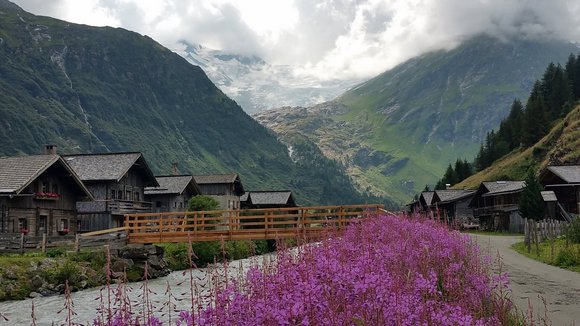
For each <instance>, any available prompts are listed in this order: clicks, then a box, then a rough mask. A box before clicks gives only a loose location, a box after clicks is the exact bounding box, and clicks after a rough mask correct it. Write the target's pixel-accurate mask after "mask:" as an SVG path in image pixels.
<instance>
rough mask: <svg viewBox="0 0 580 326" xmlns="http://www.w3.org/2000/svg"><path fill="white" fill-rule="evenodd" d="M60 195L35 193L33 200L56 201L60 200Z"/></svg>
mask: <svg viewBox="0 0 580 326" xmlns="http://www.w3.org/2000/svg"><path fill="white" fill-rule="evenodd" d="M60 196H61V195H60V194H57V193H53V192H37V193H35V194H34V199H37V200H58V199H59V198H60Z"/></svg>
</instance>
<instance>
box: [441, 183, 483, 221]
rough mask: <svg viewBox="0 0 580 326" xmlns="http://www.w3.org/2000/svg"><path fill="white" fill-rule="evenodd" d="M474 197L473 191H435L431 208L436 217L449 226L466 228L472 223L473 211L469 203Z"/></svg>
mask: <svg viewBox="0 0 580 326" xmlns="http://www.w3.org/2000/svg"><path fill="white" fill-rule="evenodd" d="M474 195H475V190H461V189H445V190H435V193H434V194H433V199H432V202H431V206H433V207H434V210H435V211H436V212H437V214H436V215H437V216H439V217H440V218H441V219H444V220H445V221H447V223H449V224H454V225H456V226H458V227H468V226H471V225H474V224H476V223H473V222H474V221H473V209H471V208H470V207H469V203H470V202H471V200H472V199H473V196H474Z"/></svg>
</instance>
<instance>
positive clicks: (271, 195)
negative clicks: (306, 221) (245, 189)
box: [240, 190, 293, 205]
mask: <svg viewBox="0 0 580 326" xmlns="http://www.w3.org/2000/svg"><path fill="white" fill-rule="evenodd" d="M291 196H292V192H291V191H289V190H282V191H250V192H249V199H250V202H251V203H252V204H253V205H286V204H288V202H289V201H290V199H291ZM240 200H241V198H240ZM292 202H293V201H292Z"/></svg>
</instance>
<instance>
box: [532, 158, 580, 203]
mask: <svg viewBox="0 0 580 326" xmlns="http://www.w3.org/2000/svg"><path fill="white" fill-rule="evenodd" d="M540 183H541V184H542V185H543V186H544V188H545V189H546V190H548V191H550V190H551V191H553V192H554V194H555V196H556V198H557V200H558V203H559V206H558V208H559V211H560V212H561V213H563V214H569V213H572V214H579V213H580V165H566V166H562V165H561V166H548V167H547V168H546V169H545V170H544V171H542V173H541V174H540ZM562 211H563V212H562Z"/></svg>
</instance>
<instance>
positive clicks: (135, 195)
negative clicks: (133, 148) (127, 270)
mask: <svg viewBox="0 0 580 326" xmlns="http://www.w3.org/2000/svg"><path fill="white" fill-rule="evenodd" d="M63 158H64V159H65V161H66V163H68V164H69V165H70V166H71V168H72V169H73V170H74V171H75V173H76V174H77V175H78V176H79V178H80V179H81V180H82V181H83V183H84V184H85V185H86V187H87V188H88V189H89V190H90V191H91V193H92V194H93V196H94V198H95V200H94V201H90V202H78V203H77V210H78V214H79V215H78V218H79V221H80V229H79V231H82V232H85V231H95V230H102V229H108V228H114V227H119V226H122V225H123V222H124V217H123V215H124V214H130V213H147V212H151V209H152V205H151V202H147V201H145V197H144V195H145V194H144V192H145V187H156V186H159V184H158V183H157V180H156V179H155V176H154V175H153V173H152V172H151V169H150V168H149V165H148V164H147V162H146V161H145V158H144V157H143V154H142V153H139V152H127V153H103V154H78V155H63Z"/></svg>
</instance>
